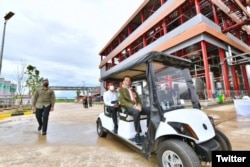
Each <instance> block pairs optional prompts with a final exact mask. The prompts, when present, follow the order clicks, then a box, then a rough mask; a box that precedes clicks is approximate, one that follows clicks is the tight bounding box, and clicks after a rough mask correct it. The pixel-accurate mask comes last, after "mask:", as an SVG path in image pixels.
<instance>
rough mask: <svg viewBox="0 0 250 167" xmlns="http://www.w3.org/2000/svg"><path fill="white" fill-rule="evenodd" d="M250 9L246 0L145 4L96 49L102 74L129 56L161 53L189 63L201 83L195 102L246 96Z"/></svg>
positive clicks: (150, 0) (149, 0)
mask: <svg viewBox="0 0 250 167" xmlns="http://www.w3.org/2000/svg"><path fill="white" fill-rule="evenodd" d="M249 5H250V0H144V1H143V3H142V4H141V5H140V7H139V8H138V9H137V10H136V11H135V12H134V14H133V15H132V16H131V17H130V18H129V19H128V20H127V22H126V23H125V24H124V25H123V26H122V27H121V28H120V29H119V31H118V32H117V33H116V34H115V35H114V36H113V38H112V39H111V40H110V41H109V42H108V43H107V44H106V45H105V46H104V48H103V49H102V50H101V51H100V53H99V55H100V57H101V63H100V65H99V68H100V69H101V72H104V71H107V70H109V69H111V68H112V67H114V66H115V65H117V64H119V63H121V62H122V61H124V60H126V58H128V57H130V56H136V55H138V54H145V53H147V52H149V51H161V52H165V53H168V54H171V55H175V56H178V57H184V58H188V59H191V60H192V61H193V62H194V66H193V69H191V73H192V75H193V77H194V78H200V79H201V80H203V82H204V83H205V91H204V92H205V93H204V94H203V95H200V98H204V99H210V98H213V97H214V96H215V92H216V91H217V90H218V89H221V90H220V91H223V93H224V94H225V95H226V97H232V96H240V95H250V91H249V80H248V77H247V72H248V71H247V70H246V66H247V65H248V64H250V47H249V45H250V26H249V25H250V6H249ZM215 85H216V86H215ZM220 85H221V86H220ZM215 87H216V88H215Z"/></svg>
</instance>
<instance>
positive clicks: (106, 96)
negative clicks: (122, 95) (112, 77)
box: [103, 90, 118, 106]
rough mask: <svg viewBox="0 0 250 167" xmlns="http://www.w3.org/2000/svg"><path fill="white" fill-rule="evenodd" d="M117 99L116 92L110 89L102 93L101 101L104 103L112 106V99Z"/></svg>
mask: <svg viewBox="0 0 250 167" xmlns="http://www.w3.org/2000/svg"><path fill="white" fill-rule="evenodd" d="M117 100H118V93H117V92H116V91H114V92H112V91H110V90H108V91H106V92H104V94H103V101H104V104H105V105H107V106H114V104H112V103H111V102H112V101H117Z"/></svg>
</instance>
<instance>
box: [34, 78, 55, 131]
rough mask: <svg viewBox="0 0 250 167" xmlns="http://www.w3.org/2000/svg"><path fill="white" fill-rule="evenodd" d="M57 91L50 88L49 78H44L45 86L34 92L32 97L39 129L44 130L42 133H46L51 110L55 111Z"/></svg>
mask: <svg viewBox="0 0 250 167" xmlns="http://www.w3.org/2000/svg"><path fill="white" fill-rule="evenodd" d="M54 104H55V93H54V91H53V90H51V89H49V81H48V79H44V80H43V87H42V89H39V90H37V91H36V93H35V94H34V97H33V99H32V109H33V111H36V119H37V122H38V125H39V126H38V131H40V130H42V135H46V133H47V126H48V120H49V112H50V111H54Z"/></svg>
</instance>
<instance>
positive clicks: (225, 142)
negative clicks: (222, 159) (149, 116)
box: [215, 129, 232, 151]
mask: <svg viewBox="0 0 250 167" xmlns="http://www.w3.org/2000/svg"><path fill="white" fill-rule="evenodd" d="M215 140H216V141H218V142H219V143H220V146H221V150H222V151H232V145H231V143H230V141H229V139H228V138H227V136H226V135H225V134H224V133H222V132H221V131H220V130H218V129H215Z"/></svg>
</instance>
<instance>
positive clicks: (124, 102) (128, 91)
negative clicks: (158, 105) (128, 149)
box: [119, 76, 150, 144]
mask: <svg viewBox="0 0 250 167" xmlns="http://www.w3.org/2000/svg"><path fill="white" fill-rule="evenodd" d="M133 91H134V95H133ZM119 102H120V105H121V106H122V107H124V108H126V111H127V112H128V114H129V115H132V116H133V118H134V127H135V132H136V135H135V142H136V144H141V139H140V132H141V125H140V115H147V127H148V125H149V120H150V111H149V110H148V109H147V108H146V107H143V105H142V101H141V99H140V97H139V95H138V93H137V92H136V91H135V90H132V88H131V78H130V77H129V76H125V77H124V79H123V85H122V88H121V89H119Z"/></svg>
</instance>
